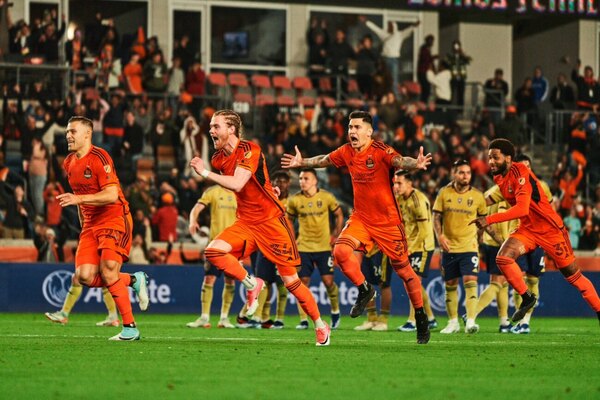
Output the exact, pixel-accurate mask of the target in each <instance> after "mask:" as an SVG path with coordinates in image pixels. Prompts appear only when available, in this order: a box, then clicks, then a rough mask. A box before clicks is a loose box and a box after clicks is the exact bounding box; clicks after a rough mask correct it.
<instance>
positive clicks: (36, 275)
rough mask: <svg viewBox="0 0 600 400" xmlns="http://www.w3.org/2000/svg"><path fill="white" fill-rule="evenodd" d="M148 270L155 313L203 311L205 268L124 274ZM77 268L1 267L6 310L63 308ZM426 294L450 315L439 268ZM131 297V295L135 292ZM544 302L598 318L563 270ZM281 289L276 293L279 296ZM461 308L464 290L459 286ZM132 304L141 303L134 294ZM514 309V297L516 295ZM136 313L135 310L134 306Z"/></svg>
mask: <svg viewBox="0 0 600 400" xmlns="http://www.w3.org/2000/svg"><path fill="white" fill-rule="evenodd" d="M138 270H142V271H144V272H146V273H147V274H148V275H149V276H150V284H149V291H150V301H151V306H150V312H156V313H169V314H171V313H195V314H199V313H200V287H201V284H202V279H203V276H204V268H201V267H181V266H158V267H157V266H135V265H125V266H124V267H123V271H124V272H135V271H138ZM72 274H73V266H72V265H70V264H17V263H6V264H0V312H36V313H41V312H44V311H51V310H55V309H60V307H61V306H62V303H63V301H64V298H65V296H66V294H67V291H68V289H69V286H70V284H71V276H72ZM586 276H588V277H589V278H590V279H591V280H592V282H593V283H594V284H595V286H596V287H597V288H600V272H588V273H586ZM335 280H336V282H337V283H338V285H339V288H340V290H339V293H340V307H341V312H342V313H343V314H348V313H349V311H350V307H351V305H352V304H353V303H354V301H355V300H356V296H357V295H358V290H357V288H356V287H354V286H353V285H352V284H350V282H349V281H348V280H347V279H346V278H345V277H344V276H343V275H342V274H341V272H340V271H339V270H337V269H336V272H335ZM488 281H489V278H488V276H487V274H485V273H481V274H480V276H479V292H480V293H481V291H483V289H484V288H485V286H486V285H487V284H488ZM424 282H425V286H426V290H427V292H428V294H429V297H430V299H431V304H432V307H433V309H434V311H435V313H436V314H438V315H445V299H444V284H443V281H442V278H441V276H440V274H439V271H438V270H434V271H431V273H430V276H429V278H428V279H426V280H425V281H424ZM222 285H223V280H222V279H218V280H217V282H216V283H215V289H214V293H215V294H217V295H215V299H217V300H215V301H213V307H212V313H213V314H214V315H219V312H220V307H221V303H220V301H219V300H218V299H219V298H220V293H221V290H222V287H223V286H222ZM311 291H312V292H313V294H314V295H315V298H316V299H317V301H318V303H319V305H320V309H321V312H322V313H323V314H324V315H329V307H328V299H327V292H326V290H325V287H324V286H323V284H322V283H321V282H320V280H319V278H318V277H316V275H314V277H313V280H312V282H311ZM130 293H131V292H130ZM392 293H393V304H392V314H394V315H406V314H407V313H408V297H407V295H406V291H405V289H404V286H403V285H402V283H401V280H400V279H399V278H398V277H393V278H392ZM540 293H541V296H540V302H539V305H538V308H537V310H536V312H535V315H536V316H562V317H566V316H590V317H591V316H594V313H593V312H592V310H591V309H590V308H589V307H588V306H587V304H586V303H585V302H584V301H583V300H582V298H581V296H580V295H579V293H578V292H577V290H575V289H574V288H572V287H571V286H570V285H569V284H568V283H567V282H566V281H565V280H564V279H563V277H562V275H561V274H560V273H559V272H555V271H553V272H548V273H546V274H545V275H544V276H543V277H542V279H541V280H540ZM244 294H245V293H244V290H243V286H242V285H240V284H237V287H236V295H235V300H234V303H233V306H232V309H231V315H235V314H236V313H237V312H238V311H239V310H240V309H241V308H242V305H243V302H244V301H245V296H244ZM276 294H277V291H275V294H274V295H273V296H274V297H275V296H276ZM459 296H460V302H461V304H462V303H463V301H464V291H463V290H461V288H459ZM131 297H132V302H135V298H134V296H133V295H131ZM289 300H290V301H289V302H288V308H287V313H286V314H287V315H296V314H297V306H296V303H295V299H294V298H290V299H289ZM510 302H511V306H512V296H511V297H510ZM134 309H135V307H134ZM74 312H76V313H78V312H94V313H102V312H105V309H104V305H103V303H102V292H101V290H100V288H93V289H87V288H86V289H85V290H84V292H83V294H82V296H81V298H80V300H79V303H78V304H77V305H76V307H75V309H74ZM496 313H497V310H496V305H495V303H492V305H491V306H490V307H488V309H486V310H485V311H484V314H482V315H487V316H495V315H497V314H496Z"/></svg>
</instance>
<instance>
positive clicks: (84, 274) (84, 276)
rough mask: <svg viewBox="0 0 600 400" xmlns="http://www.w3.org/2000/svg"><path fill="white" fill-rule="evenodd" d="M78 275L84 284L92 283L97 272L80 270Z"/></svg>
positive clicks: (78, 278) (80, 281)
mask: <svg viewBox="0 0 600 400" xmlns="http://www.w3.org/2000/svg"><path fill="white" fill-rule="evenodd" d="M76 275H77V280H78V281H79V283H81V284H82V285H84V286H89V285H91V284H92V282H93V281H94V278H95V277H96V274H95V273H92V272H91V271H87V270H78V271H77V274H76ZM73 281H74V280H73Z"/></svg>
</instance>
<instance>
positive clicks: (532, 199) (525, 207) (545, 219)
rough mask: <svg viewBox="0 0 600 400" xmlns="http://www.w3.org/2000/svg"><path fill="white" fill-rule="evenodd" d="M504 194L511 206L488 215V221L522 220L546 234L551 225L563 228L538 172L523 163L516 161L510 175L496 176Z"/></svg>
mask: <svg viewBox="0 0 600 400" xmlns="http://www.w3.org/2000/svg"><path fill="white" fill-rule="evenodd" d="M494 182H496V184H498V187H499V188H500V192H501V193H502V197H504V199H505V200H506V201H507V202H508V204H510V205H511V208H509V209H508V210H506V211H505V212H501V213H497V214H493V215H490V216H488V217H487V222H488V224H495V223H497V222H504V221H510V220H513V219H517V218H518V219H519V220H520V226H521V227H523V228H525V229H527V230H528V231H530V232H533V233H538V234H541V235H543V234H544V233H546V232H548V228H549V227H550V228H558V229H562V227H563V226H564V225H563V221H562V219H561V218H560V216H559V215H558V214H557V213H556V211H554V209H553V208H552V206H551V205H550V202H549V201H548V197H546V195H545V194H544V188H543V186H542V185H541V184H540V181H539V180H538V179H537V177H536V176H535V174H534V173H533V172H531V170H530V169H529V168H527V167H526V166H525V165H524V164H523V163H520V162H514V163H513V164H512V165H511V167H510V170H509V171H508V172H507V174H506V176H502V175H496V176H494Z"/></svg>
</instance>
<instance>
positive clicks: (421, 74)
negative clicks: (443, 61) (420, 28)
mask: <svg viewBox="0 0 600 400" xmlns="http://www.w3.org/2000/svg"><path fill="white" fill-rule="evenodd" d="M434 41H435V39H434V37H433V35H427V36H425V42H424V43H423V44H422V45H421V48H420V49H419V57H418V59H417V80H418V82H419V85H421V97H420V99H421V101H422V102H423V103H427V102H428V101H429V96H430V95H431V85H430V84H429V80H427V71H429V70H434V68H435V66H434V65H433V61H434V60H435V59H436V58H437V57H438V56H437V55H435V56H434V55H432V54H431V48H432V47H433V42H434ZM434 72H435V70H434Z"/></svg>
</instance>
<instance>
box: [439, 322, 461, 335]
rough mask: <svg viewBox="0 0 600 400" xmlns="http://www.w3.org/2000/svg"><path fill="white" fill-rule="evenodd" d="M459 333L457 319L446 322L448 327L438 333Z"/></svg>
mask: <svg viewBox="0 0 600 400" xmlns="http://www.w3.org/2000/svg"><path fill="white" fill-rule="evenodd" d="M458 332H460V325H459V324H458V319H451V320H450V321H448V325H446V327H445V328H444V329H442V330H441V331H440V333H444V334H451V333H458Z"/></svg>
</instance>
